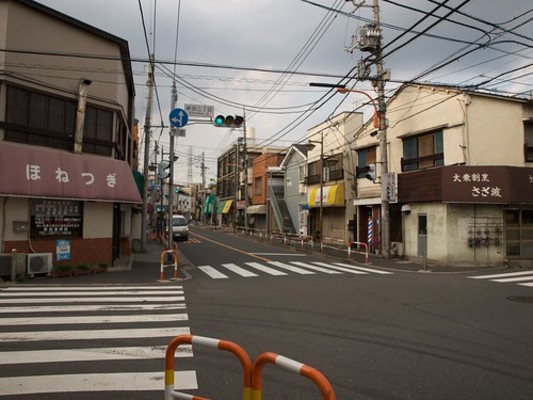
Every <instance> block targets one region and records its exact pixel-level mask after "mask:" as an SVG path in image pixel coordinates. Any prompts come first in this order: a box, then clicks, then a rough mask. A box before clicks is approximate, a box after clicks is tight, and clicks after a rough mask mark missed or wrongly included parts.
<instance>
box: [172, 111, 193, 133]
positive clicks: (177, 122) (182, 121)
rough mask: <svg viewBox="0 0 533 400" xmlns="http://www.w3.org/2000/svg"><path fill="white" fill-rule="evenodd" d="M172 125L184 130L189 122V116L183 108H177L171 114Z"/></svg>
mask: <svg viewBox="0 0 533 400" xmlns="http://www.w3.org/2000/svg"><path fill="white" fill-rule="evenodd" d="M169 118H170V125H172V126H174V127H176V128H183V127H184V126H185V125H187V122H189V115H188V114H187V112H186V111H185V110H183V109H181V108H175V109H173V110H172V111H171V112H170V115H169Z"/></svg>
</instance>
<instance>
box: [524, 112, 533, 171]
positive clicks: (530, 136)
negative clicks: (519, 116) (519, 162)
mask: <svg viewBox="0 0 533 400" xmlns="http://www.w3.org/2000/svg"><path fill="white" fill-rule="evenodd" d="M524 135H525V137H524V159H525V161H526V162H533V122H529V121H528V122H526V123H525V124H524Z"/></svg>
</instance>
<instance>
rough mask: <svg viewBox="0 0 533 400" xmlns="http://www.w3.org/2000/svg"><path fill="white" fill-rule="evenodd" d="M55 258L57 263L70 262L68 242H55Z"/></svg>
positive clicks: (60, 240)
mask: <svg viewBox="0 0 533 400" xmlns="http://www.w3.org/2000/svg"><path fill="white" fill-rule="evenodd" d="M56 258H57V261H69V260H70V240H65V239H59V240H56Z"/></svg>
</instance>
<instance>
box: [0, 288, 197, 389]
mask: <svg viewBox="0 0 533 400" xmlns="http://www.w3.org/2000/svg"><path fill="white" fill-rule="evenodd" d="M184 301H185V297H184V292H183V287H182V286H151V285H150V286H103V285H98V286H68V287H66V286H62V287H59V286H39V287H38V286H28V287H26V286H21V287H7V288H4V289H0V308H1V310H2V312H0V399H1V398H2V397H4V396H15V395H17V396H21V395H22V396H31V395H37V394H48V397H47V398H50V399H52V398H53V394H59V395H58V396H60V394H61V393H81V392H86V393H91V392H102V391H106V392H122V391H127V392H131V391H158V392H162V391H163V389H164V371H163V365H164V361H163V360H164V358H165V350H166V345H167V344H168V342H169V341H170V339H171V338H173V337H175V336H177V335H179V334H188V333H190V330H189V327H188V326H187V324H188V315H187V313H186V306H185V302H184ZM192 356H193V354H192V348H191V346H180V351H179V352H177V353H176V357H183V358H186V357H192ZM130 363H136V364H135V368H133V372H131V371H132V368H129V367H130V366H131V365H130ZM15 367H16V368H15ZM128 371H130V372H128ZM175 382H176V389H177V390H189V389H197V388H198V384H197V379H196V372H195V371H194V370H182V371H176V372H175Z"/></svg>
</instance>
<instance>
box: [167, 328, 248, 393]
mask: <svg viewBox="0 0 533 400" xmlns="http://www.w3.org/2000/svg"><path fill="white" fill-rule="evenodd" d="M182 344H192V345H193V346H194V345H200V346H207V347H211V348H214V349H218V350H224V351H229V352H230V353H232V354H233V355H235V357H237V358H238V359H239V361H240V362H241V366H242V374H243V381H242V385H243V391H242V398H243V400H250V399H251V380H252V378H251V377H252V361H251V360H250V357H249V356H248V354H247V353H246V352H245V351H244V350H243V349H242V347H241V346H239V345H238V344H236V343H233V342H230V341H227V340H220V339H212V338H208V337H204V336H195V335H179V336H176V337H175V338H174V339H172V340H171V341H170V343H169V344H168V346H167V350H166V354H165V400H172V399H184V400H208V399H206V398H204V397H198V396H192V395H189V394H186V393H181V392H177V391H175V390H174V359H175V353H176V349H177V348H178V346H180V345H182Z"/></svg>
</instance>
